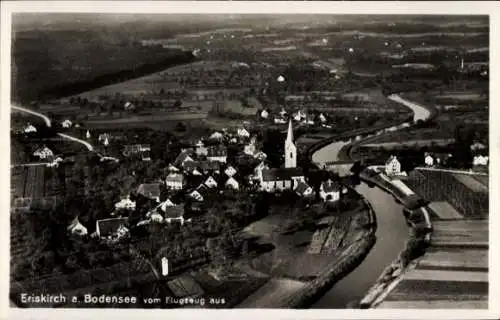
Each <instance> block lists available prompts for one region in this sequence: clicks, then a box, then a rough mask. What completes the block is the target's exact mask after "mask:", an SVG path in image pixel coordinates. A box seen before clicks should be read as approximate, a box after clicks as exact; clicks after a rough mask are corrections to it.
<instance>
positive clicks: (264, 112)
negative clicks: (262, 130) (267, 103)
mask: <svg viewBox="0 0 500 320" xmlns="http://www.w3.org/2000/svg"><path fill="white" fill-rule="evenodd" d="M260 117H261V118H262V119H267V118H268V117H269V112H268V111H267V110H266V109H264V110H262V111H261V112H260Z"/></svg>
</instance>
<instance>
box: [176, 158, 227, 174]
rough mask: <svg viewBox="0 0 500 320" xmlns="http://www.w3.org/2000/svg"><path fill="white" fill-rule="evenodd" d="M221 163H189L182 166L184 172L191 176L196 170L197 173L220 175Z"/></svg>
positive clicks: (206, 161)
mask: <svg viewBox="0 0 500 320" xmlns="http://www.w3.org/2000/svg"><path fill="white" fill-rule="evenodd" d="M220 168H221V162H218V161H208V160H205V161H190V162H186V163H185V164H184V169H185V170H186V172H189V173H191V174H193V172H194V171H195V170H196V171H198V172H199V173H201V172H203V173H205V174H208V173H217V174H218V173H220Z"/></svg>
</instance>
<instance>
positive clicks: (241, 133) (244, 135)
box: [236, 127, 250, 138]
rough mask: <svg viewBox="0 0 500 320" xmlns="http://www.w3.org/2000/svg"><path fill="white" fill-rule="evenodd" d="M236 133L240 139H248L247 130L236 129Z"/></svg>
mask: <svg viewBox="0 0 500 320" xmlns="http://www.w3.org/2000/svg"><path fill="white" fill-rule="evenodd" d="M236 133H237V135H238V136H239V137H240V138H250V132H248V130H247V129H245V128H243V127H242V128H238V130H237V132H236Z"/></svg>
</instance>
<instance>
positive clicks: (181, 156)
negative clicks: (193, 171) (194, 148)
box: [174, 150, 194, 167]
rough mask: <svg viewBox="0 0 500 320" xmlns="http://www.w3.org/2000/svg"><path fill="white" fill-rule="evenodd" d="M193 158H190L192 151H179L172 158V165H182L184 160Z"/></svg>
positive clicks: (187, 160) (188, 160)
mask: <svg viewBox="0 0 500 320" xmlns="http://www.w3.org/2000/svg"><path fill="white" fill-rule="evenodd" d="M193 161H194V159H193V158H192V152H191V151H188V150H185V151H181V153H179V155H178V156H177V158H175V160H174V166H181V167H184V165H185V163H186V162H193Z"/></svg>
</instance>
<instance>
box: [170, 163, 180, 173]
mask: <svg viewBox="0 0 500 320" xmlns="http://www.w3.org/2000/svg"><path fill="white" fill-rule="evenodd" d="M167 171H168V172H171V173H177V172H180V171H181V170H180V169H179V168H177V167H176V166H174V165H172V164H171V165H169V166H168V168H167Z"/></svg>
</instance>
